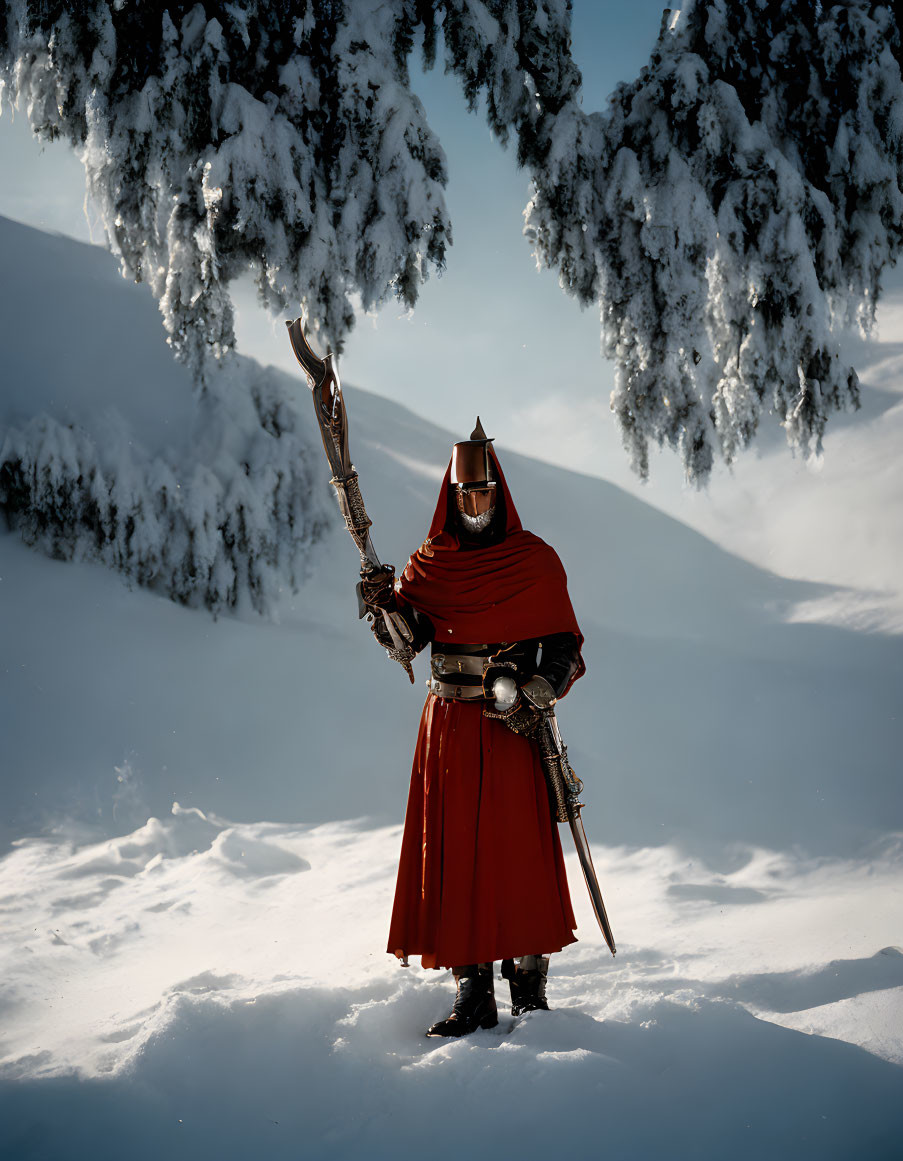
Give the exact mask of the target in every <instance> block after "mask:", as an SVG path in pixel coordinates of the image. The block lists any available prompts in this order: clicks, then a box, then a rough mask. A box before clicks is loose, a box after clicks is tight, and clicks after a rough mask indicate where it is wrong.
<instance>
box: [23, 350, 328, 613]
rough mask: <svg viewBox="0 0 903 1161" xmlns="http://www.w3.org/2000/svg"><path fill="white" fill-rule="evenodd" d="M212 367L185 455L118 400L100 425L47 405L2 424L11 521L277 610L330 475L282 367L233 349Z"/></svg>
mask: <svg viewBox="0 0 903 1161" xmlns="http://www.w3.org/2000/svg"><path fill="white" fill-rule="evenodd" d="M74 373H76V374H77V371H75V372H74ZM211 377H212V379H213V380H214V389H213V390H211V391H208V392H207V393H206V394H205V396H204V398H203V399H202V400H200V401H199V404H198V414H197V421H196V428H197V430H196V434H195V436H194V437H193V438H192V439H191V440H190V441H189V449H190V453H189V454H188V455H186V454H185V453H184V452H183V453H181V454H179V453H177V452H175V451H173V450H172V449H164V448H151V447H147V446H145V445H144V444H142V443H141V442H140V440H139V439H138V437H137V435H135V433H134V432H133V431H132V429H131V427H130V426H129V425H128V424H126V423H125V422H123V420H122V419H121V417H119V416H118V415H117V414H116V413H115V412H109V413H107V414H106V415H105V416H103V417H102V418H101V419H99V420H98V421H96V422H95V425H94V427H93V429H92V430H91V431H89V430H87V429H86V428H85V427H83V426H81V425H79V424H75V423H66V422H61V421H60V420H58V419H56V418H55V417H53V416H52V415H49V414H47V413H46V412H42V413H40V414H38V415H35V416H34V417H33V418H32V419H30V420H29V421H27V422H26V423H23V424H21V425H7V426H6V427H5V430H4V431H3V433H2V438H0V512H3V513H4V515H5V516H6V519H7V521H8V523H9V525H10V527H11V528H13V529H15V530H16V531H17V532H18V533H19V535H20V536H21V537H22V538H23V540H25V542H26V543H27V544H32V545H35V546H36V547H38V548H40V549H42V550H43V551H44V552H46V553H47V554H48V555H49V556H53V557H56V558H57V559H59V560H99V561H101V562H103V563H104V564H106V565H108V566H110V567H111V568H114V569H116V570H117V571H118V572H122V573H123V574H124V575H125V576H127V577H128V578H129V579H130V580H132V581H134V582H136V583H137V584H141V585H145V586H147V587H148V588H151V589H153V590H154V591H155V592H158V593H160V594H161V595H164V596H166V597H169V598H170V599H172V600H174V601H178V602H180V603H182V604H186V605H191V606H198V607H206V608H207V609H210V610H211V611H213V612H220V611H223V610H226V609H246V610H247V609H254V610H256V611H257V612H259V613H268V612H269V611H270V610H271V608H272V606H273V604H274V601H275V598H276V596H277V594H278V592H279V591H281V590H282V589H283V588H288V589H294V588H297V587H298V586H299V585H300V584H301V583H302V581H303V580H304V579H305V577H306V575H307V572H308V569H309V564H310V555H311V548H312V546H313V545H314V544H315V543H316V542H317V541H318V540H319V539H320V538H321V537H322V535H323V533H324V531H325V529H326V527H327V525H328V523H329V520H330V514H329V509H328V508H327V502H328V501H327V498H326V492H327V490H328V485H327V484H326V481H325V480H324V479H323V476H322V472H321V471H320V455H319V454H314V452H312V449H311V444H310V428H311V426H312V419H311V417H309V416H308V415H307V409H306V408H305V411H304V415H303V417H302V416H301V415H299V413H298V410H297V408H298V405H299V403H300V402H306V400H304V399H302V400H299V401H298V402H296V397H295V396H294V393H293V392H292V391H291V389H290V387H288V388H287V387H286V385H285V383H284V376H282V374H281V373H280V372H276V371H273V370H272V369H266V370H264V369H261V368H259V367H257V366H256V365H255V364H253V363H251V362H250V361H249V360H244V359H236V360H234V361H230V363H229V365H228V366H226V367H222V366H220V367H216V368H213V369H212V371H211ZM66 386H67V385H62V384H61V393H65V390H66ZM335 518H336V517H335V516H333V520H335Z"/></svg>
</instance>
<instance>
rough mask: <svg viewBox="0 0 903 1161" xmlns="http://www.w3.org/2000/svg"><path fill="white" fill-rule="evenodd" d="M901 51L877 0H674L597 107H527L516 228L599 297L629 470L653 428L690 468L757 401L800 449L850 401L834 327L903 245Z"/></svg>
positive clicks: (873, 293) (720, 451) (747, 428)
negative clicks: (521, 222) (677, 8)
mask: <svg viewBox="0 0 903 1161" xmlns="http://www.w3.org/2000/svg"><path fill="white" fill-rule="evenodd" d="M666 16H667V14H666ZM900 59H901V51H900V34H899V30H898V28H897V26H896V23H895V21H894V15H893V12H892V10H891V8H890V6H887V5H884V4H874V3H868V2H867V0H844V2H843V3H835V4H830V3H818V2H817V0H751V2H750V3H743V4H736V3H730V2H729V0H689V2H688V3H687V4H686V6H685V7H684V9H683V10H682V11H681V12H680V13H675V14H674V15H673V17H671V18H670V19H669V20H667V21H665V22H663V28H662V33H661V36H660V38H659V41H658V43H657V45H656V48H655V51H654V52H653V54H652V57H651V60H650V62H649V65H648V67H646V68H644V69H643V70H642V72H641V74H640V76H639V78H637V80H635V81H634V82H632V83H631V84H624V85H620V86H619V87H618V88H617V89H616V91H615V93H614V94H613V96H612V98H611V106H610V108H609V110H608V111H607V112H605V113H604V114H591V115H585V114H583V113H582V111H581V110H580V109H579V108H577V106H576V105H575V103H574V102H573V101H570V102H568V103H567V104H566V105H565V106H564V107H563V108H561V109H555V108H551V109H550V110H549V111H548V112H546V110H545V108H542V107H538V108H536V110H535V113H534V116H533V117H532V118H528V119H527V120H528V123H527V133H528V134H529V140H530V142H531V146H530V148H529V149H528V150H526V151H525V156H524V161H525V162H526V164H527V165H528V166H529V168H530V172H531V174H532V177H533V180H534V183H535V193H534V196H533V199H532V201H531V202H530V204H529V206H528V207H527V211H526V232H527V234H528V236H529V237H530V238H531V239H532V240H533V242H534V245H535V247H536V252H537V255H538V257H539V258H540V259H541V260H542V261H543V262H545V263H547V264H549V265H551V266H555V265H557V266H558V267H559V270H560V277H561V284H562V286H563V287H564V289H565V290H567V291H568V292H569V293H571V294H573V295H575V296H576V297H577V298H578V299H579V300H580V301H581V302H582V303H584V304H587V303H590V302H597V303H598V304H599V306H600V309H601V319H602V334H603V345H604V350H605V352H606V354H608V355H609V356H610V357H612V358H613V359H614V360H615V362H616V387H615V391H614V392H613V395H612V409H613V410H614V412H615V415H616V416H617V419H618V422H619V424H620V427H621V431H622V434H623V437H624V442H625V445H626V447H627V449H628V451H629V453H630V455H631V458H632V460H633V463H634V465H635V467H636V468H637V470H638V471H639V472H640V473H641V474H643V475H645V474H646V472H647V471H648V445H649V442H650V441H654V442H657V443H658V444H662V443H668V444H670V445H671V446H673V447H675V448H678V449H679V450H680V454H681V456H682V459H683V462H684V466H685V470H686V474H687V477H688V478H689V479H690V480H693V481H696V482H700V481H704V480H705V479H706V478H707V476H708V474H709V472H710V471H711V468H712V464H713V461H714V458H715V456H717V455H720V456H721V457H723V459H724V460H726V461H727V462H730V461H731V460H732V459H733V457H734V455H735V454H736V452H737V450H738V449H739V448H742V447H743V446H745V445H746V444H748V443H749V442H750V440H752V439H753V437H754V435H755V433H756V431H757V428H758V425H759V421H760V418H761V416H762V414H763V412H766V413H771V414H774V415H775V416H776V417H777V419H778V420H779V421H780V422H781V423H782V424H783V425H784V428H785V430H786V435H787V439H788V441H789V443H790V444H791V446H792V447H794V448H799V449H802V450H803V451H807V450H809V449H810V448H811V447H812V446H813V445H814V447H815V449H816V450H818V449H819V448H820V446H821V437H822V434H823V432H824V429H825V424H826V422H827V420H828V416H829V414H830V412H831V411H832V410H836V409H841V408H844V407H849V406H857V405H858V393H859V384H858V379H857V376H856V372H855V371H854V370H853V369H852V368H851V367H849V366H847V365H846V364H845V363H844V362H843V360H842V358H841V357H840V354H839V351H838V343H837V337H836V330H835V329H832V328H836V325H837V324H838V323H839V322H847V321H850V320H851V319H855V320H856V321H858V323H859V325H860V327H862V328H863V329H864V330H867V329H868V327H869V326H870V324H871V323H872V322H873V320H874V311H875V304H876V301H877V298H878V293H879V289H880V276H881V271H882V269H883V268H884V267H885V266H886V265H888V264H889V263H893V262H894V261H895V259H896V257H897V255H898V253H899V250H900V243H901V237H903V193H901V186H903V87H901V78H900ZM542 104H543V102H542V97H541V96H538V97H537V106H542ZM490 119H491V118H490ZM514 125H515V127H516V128H517V129H518V131H519V132H520V133H521V135H523V129H522V128H521V125H520V123H519V122H518V121H517V120H516V119H515V120H514Z"/></svg>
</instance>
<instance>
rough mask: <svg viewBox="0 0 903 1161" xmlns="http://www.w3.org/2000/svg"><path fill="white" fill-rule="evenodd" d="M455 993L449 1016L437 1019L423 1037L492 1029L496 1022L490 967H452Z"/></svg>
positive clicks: (497, 1014)
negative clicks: (455, 986)
mask: <svg viewBox="0 0 903 1161" xmlns="http://www.w3.org/2000/svg"><path fill="white" fill-rule="evenodd" d="M452 971H453V972H454V975H455V983H456V984H457V985H458V994H457V995H456V996H455V1006H454V1007H453V1008H452V1010H451V1015H450V1016H448V1017H446V1019H445V1020H438V1021H437V1022H436V1023H435V1024H433V1025H432V1027H431V1028H430V1029H429V1030H428V1031H427V1036H466V1035H467V1034H468V1033H469V1032H475V1031H476V1030H477V1028H494V1027H495V1026H496V1024H498V1022H499V1013H498V1008H496V1006H495V990H494V989H493V986H492V965H491V964H490V966H489V967H488V968H479V967H477V965H476V964H467V965H466V966H465V967H457V968H453V969H452Z"/></svg>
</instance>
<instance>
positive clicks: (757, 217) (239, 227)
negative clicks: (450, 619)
mask: <svg viewBox="0 0 903 1161" xmlns="http://www.w3.org/2000/svg"><path fill="white" fill-rule="evenodd" d="M210 7H211V6H210V5H207V6H206V7H205V6H204V5H203V4H200V3H196V4H194V5H192V4H169V5H167V7H166V9H165V11H164V12H163V14H162V16H161V12H160V8H159V6H156V5H141V4H138V3H137V2H136V0H117V3H116V4H115V5H113V6H110V5H107V4H101V3H85V2H83V3H80V4H77V5H75V4H70V5H66V6H62V5H48V4H45V3H38V2H37V0H14V2H13V3H10V4H8V5H7V12H8V18H7V23H6V26H5V27H4V28H2V29H0V37H2V38H3V39H2V40H0V89H2V91H0V103H2V101H6V102H7V103H10V102H12V101H15V100H17V99H18V100H20V101H24V103H25V104H26V106H27V108H28V111H29V116H30V118H31V122H32V125H33V126H34V127H35V129H36V131H37V132H38V133H40V134H43V135H45V136H54V135H63V136H65V137H67V138H68V139H69V140H70V141H71V142H72V143H73V144H74V145H75V146H76V147H77V148H78V149H79V150H80V151H81V154H82V156H83V158H84V160H85V165H86V168H87V171H88V180H89V186H90V189H91V191H92V194H93V196H94V198H95V200H96V201H97V202H98V203H99V204H100V206H101V208H102V212H103V217H104V221H105V224H106V228H107V230H108V233H109V235H110V238H111V243H112V245H113V247H114V249H115V250H116V251H117V252H118V253H119V254H120V256H121V259H122V263H123V267H124V269H125V270H126V271H127V272H128V273H131V274H132V275H134V276H136V277H142V278H145V279H147V280H148V281H149V282H150V284H151V286H152V288H153V290H154V293H155V295H156V296H157V298H158V300H159V301H160V304H161V308H162V310H163V314H164V318H165V321H166V326H167V329H168V330H169V332H170V336H171V339H172V342H173V344H174V345H175V347H176V349H177V351H178V352H179V353H180V354H181V355H182V357H183V358H185V359H187V360H188V362H189V363H190V364H191V366H192V367H193V369H194V370H195V373H196V374H197V375H199V376H200V374H201V373H202V370H203V366H204V357H205V355H206V354H207V353H208V352H209V351H211V350H212V351H213V352H214V353H215V354H216V353H220V352H221V351H223V350H227V349H229V347H230V346H231V344H232V341H233V331H232V318H231V305H230V302H229V296H228V289H227V287H228V283H229V281H230V280H231V279H232V278H234V277H235V276H236V275H238V274H240V273H242V272H243V271H244V270H245V269H246V268H247V267H248V266H249V265H250V266H251V267H252V268H253V270H254V271H255V274H256V277H257V282H258V286H259V288H260V292H261V296H262V298H263V300H264V302H265V303H266V304H267V305H268V306H269V307H271V308H272V309H277V308H288V309H289V310H292V311H294V309H296V308H297V305H298V303H299V302H301V303H303V304H305V305H306V306H307V309H308V311H309V313H310V315H311V317H312V318H313V319H314V321H316V322H319V323H320V324H321V325H322V327H323V328H324V330H325V331H326V334H327V336H328V337H329V338H330V340H331V341H332V343H333V345H334V346H336V347H340V345H341V341H342V339H343V337H344V336H345V334H346V333H347V331H348V329H349V328H350V326H351V325H352V322H353V314H352V309H351V305H350V297H349V296H350V295H351V294H352V293H358V294H359V295H360V297H361V301H362V303H363V305H364V306H365V307H370V306H373V305H376V304H378V303H379V302H381V301H383V300H384V299H385V298H386V297H388V296H390V295H391V294H396V295H398V296H399V297H400V298H401V299H402V301H404V302H406V303H413V302H414V301H415V299H416V296H417V288H418V285H419V282H420V281H421V280H422V278H423V277H425V276H426V273H427V270H428V267H429V266H430V265H434V266H439V267H441V265H442V262H443V260H444V253H445V246H446V244H447V242H448V241H449V240H450V224H449V221H448V216H447V213H446V211H445V207H444V202H443V199H442V187H443V185H444V182H445V168H444V157H443V154H442V151H441V148H440V146H439V144H438V142H437V141H436V139H435V137H434V135H433V134H432V132H431V130H430V129H429V126H428V125H427V124H426V121H425V118H424V113H423V109H422V106H421V105H420V103H419V101H418V100H417V99H416V97H415V96H413V94H412V93H411V91H410V85H409V78H408V75H407V60H408V58H409V56H410V53H411V51H412V49H413V46H414V44H415V42H416V40H417V37H418V35H420V34H422V36H423V42H424V48H425V52H426V56H427V59H428V60H430V59H431V58H432V57H433V56H434V54H435V52H436V46H437V39H438V33H439V31H440V30H441V33H442V41H443V45H444V50H443V51H444V54H445V63H446V67H447V68H448V69H449V70H450V71H452V72H454V73H455V74H456V75H457V76H458V77H459V78H460V79H461V81H462V84H463V88H464V92H465V95H466V97H467V99H468V101H469V102H470V103H471V105H475V104H476V103H477V102H478V101H479V100H480V99H481V98H483V99H484V100H485V105H486V112H487V116H488V120H489V123H490V125H491V127H492V128H493V130H494V131H495V133H496V134H497V135H498V137H499V138H500V139H501V140H505V139H506V138H507V137H508V135H509V134H511V135H512V136H513V137H514V139H515V140H516V144H517V156H518V160H519V161H520V163H521V164H523V165H524V166H525V167H527V169H528V171H529V172H530V174H531V177H532V179H533V183H534V194H533V197H532V200H531V201H530V204H529V205H528V207H527V210H526V227H525V229H526V233H527V235H528V237H529V238H530V239H531V240H532V241H533V244H534V246H535V250H536V254H537V257H538V259H539V260H540V261H541V262H545V263H547V264H549V265H551V266H557V267H558V269H559V272H560V276H561V283H562V286H563V287H564V289H565V290H566V291H567V292H568V293H571V294H573V295H574V296H575V297H577V299H578V300H579V301H580V302H581V303H583V304H588V303H594V304H596V305H597V306H598V307H599V309H600V313H601V320H602V332H603V347H604V350H605V352H606V354H608V355H609V356H610V357H612V358H613V359H614V360H615V362H616V388H615V392H614V394H613V399H612V407H613V410H614V412H615V415H616V417H617V419H618V421H619V423H620V425H621V429H622V432H623V435H624V439H625V443H626V445H627V448H628V450H629V452H630V454H631V457H632V459H633V462H634V464H635V466H636V467H637V469H638V470H639V471H640V472H641V473H645V472H646V471H647V470H648V445H649V442H650V441H653V442H657V443H659V444H662V443H668V444H670V445H672V446H673V447H675V448H678V449H679V450H680V454H681V455H682V457H683V461H684V464H685V467H686V471H687V475H688V477H689V478H690V479H693V480H696V481H702V480H704V479H705V478H706V477H707V476H708V473H709V472H710V470H711V467H712V464H713V462H714V460H715V458H716V457H717V456H721V457H723V458H724V459H725V460H727V461H728V462H729V461H730V460H732V458H733V457H734V456H735V454H736V452H737V450H738V449H739V448H741V447H743V446H745V445H746V444H747V443H749V441H750V440H751V439H753V437H754V436H755V433H756V431H757V428H758V425H759V422H760V419H761V416H762V414H763V413H773V414H774V415H775V416H776V418H777V420H778V421H779V422H781V423H782V424H783V425H784V427H785V429H786V434H787V438H788V440H789V442H790V443H791V445H792V446H793V447H799V448H802V449H807V448H809V447H810V446H812V444H813V443H814V446H815V447H816V448H818V447H819V445H820V440H821V435H822V432H823V431H824V428H825V424H826V422H827V419H828V416H829V414H830V412H831V411H832V410H833V409H835V408H841V407H846V406H850V405H853V406H855V404H856V402H857V397H858V382H857V378H856V374H855V371H854V370H853V369H852V368H850V367H847V366H845V365H844V363H843V360H842V359H841V358H840V355H839V353H838V347H837V340H836V337H835V331H834V330H833V329H832V328H834V327H835V326H836V323H837V322H838V321H840V320H841V319H848V318H850V317H851V316H852V317H855V318H856V319H857V320H858V322H859V323H860V325H861V326H863V327H867V326H868V325H869V323H870V321H871V320H872V318H873V316H874V308H875V303H876V300H877V296H878V292H879V288H880V275H881V271H882V269H883V267H884V266H885V265H887V264H888V263H889V262H893V261H894V260H895V258H896V256H897V254H898V252H899V247H900V240H901V221H903V195H901V184H903V182H901V170H903V95H901V79H900V63H899V62H900V57H901V46H900V35H899V30H898V28H897V26H896V23H895V21H894V16H893V10H892V7H891V6H890V5H888V4H886V3H873V2H869V0H841V2H835V3H830V2H820V0H750V2H749V3H744V4H737V3H731V2H730V0H689V2H688V3H687V4H686V6H685V7H684V9H683V10H682V11H681V12H680V13H675V14H674V15H673V17H672V18H671V19H669V20H668V21H666V22H665V23H664V24H663V28H662V32H661V35H660V37H659V40H658V43H657V44H656V47H655V50H654V52H653V54H652V57H651V60H650V62H649V65H648V66H647V67H646V68H645V69H643V70H642V72H641V74H640V76H639V77H638V78H637V79H636V80H635V81H634V82H632V83H631V84H625V85H621V86H619V87H618V89H617V90H616V91H615V93H614V94H613V97H612V100H611V105H610V108H609V109H608V110H606V111H605V112H603V113H586V112H584V111H583V110H582V108H581V107H580V105H579V86H580V76H579V72H578V70H577V68H576V66H575V64H574V62H573V60H572V58H571V54H570V4H569V2H568V0H355V2H354V3H342V2H341V0H294V2H292V0H284V2H281V3H276V4H272V3H269V4H264V3H262V2H260V0H249V2H248V3H243V4H241V5H239V4H228V5H217V6H216V15H215V16H213V17H211V16H210V15H209V9H210Z"/></svg>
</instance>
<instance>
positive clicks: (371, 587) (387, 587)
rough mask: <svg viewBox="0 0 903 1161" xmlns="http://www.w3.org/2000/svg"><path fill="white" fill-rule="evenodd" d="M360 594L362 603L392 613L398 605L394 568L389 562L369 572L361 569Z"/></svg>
mask: <svg viewBox="0 0 903 1161" xmlns="http://www.w3.org/2000/svg"><path fill="white" fill-rule="evenodd" d="M361 596H362V597H363V599H364V604H366V605H368V606H369V607H370V608H373V609H385V610H386V611H387V612H389V613H392V612H394V611H395V609H396V608H397V607H398V605H397V602H396V600H395V569H394V568H393V567H392V565H391V564H384V565H383V566H382V568H377V569H373V570H372V571H370V572H367V571H365V570H364V569H361Z"/></svg>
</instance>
